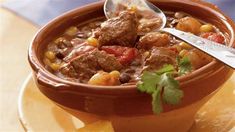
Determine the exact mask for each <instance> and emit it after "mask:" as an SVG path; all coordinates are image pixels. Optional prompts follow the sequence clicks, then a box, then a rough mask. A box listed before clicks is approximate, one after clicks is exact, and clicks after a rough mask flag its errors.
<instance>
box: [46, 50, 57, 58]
mask: <svg viewBox="0 0 235 132" xmlns="http://www.w3.org/2000/svg"><path fill="white" fill-rule="evenodd" d="M45 56H46V58H48V59H49V60H54V59H55V57H56V56H55V53H54V52H52V51H47V52H45Z"/></svg>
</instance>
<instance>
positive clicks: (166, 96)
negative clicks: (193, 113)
mask: <svg viewBox="0 0 235 132" xmlns="http://www.w3.org/2000/svg"><path fill="white" fill-rule="evenodd" d="M159 85H160V86H161V87H163V88H164V91H163V95H162V96H163V100H164V101H165V102H166V103H167V104H173V105H176V104H178V103H179V102H180V99H181V98H182V97H183V91H182V90H180V89H179V82H178V81H176V80H175V79H174V77H172V75H171V74H168V73H164V74H162V76H161V81H160V83H159Z"/></svg>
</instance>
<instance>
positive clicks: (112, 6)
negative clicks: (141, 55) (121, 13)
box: [103, 0, 166, 31]
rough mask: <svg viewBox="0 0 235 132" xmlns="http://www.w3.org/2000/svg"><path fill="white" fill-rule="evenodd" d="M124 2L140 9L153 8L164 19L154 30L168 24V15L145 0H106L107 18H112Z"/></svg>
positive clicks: (105, 12) (105, 11)
mask: <svg viewBox="0 0 235 132" xmlns="http://www.w3.org/2000/svg"><path fill="white" fill-rule="evenodd" d="M120 3H122V4H124V5H126V6H128V7H131V6H137V7H138V9H140V10H151V11H153V12H154V13H155V14H156V15H157V16H159V17H160V18H161V20H162V23H161V26H159V27H158V28H157V29H155V30H154V31H158V30H160V29H162V28H164V27H165V25H166V16H165V14H164V13H163V11H162V10H161V9H159V8H158V7H157V6H155V5H154V4H152V3H151V2H148V1H145V0H106V1H105V3H104V8H103V9H104V14H105V17H106V18H108V19H109V18H112V17H114V16H115V15H113V13H114V12H115V10H116V9H117V6H118V4H120Z"/></svg>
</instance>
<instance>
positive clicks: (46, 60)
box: [43, 57, 51, 66]
mask: <svg viewBox="0 0 235 132" xmlns="http://www.w3.org/2000/svg"><path fill="white" fill-rule="evenodd" d="M43 63H44V64H45V65H48V66H50V65H51V61H50V60H49V59H48V58H46V57H45V58H44V59H43Z"/></svg>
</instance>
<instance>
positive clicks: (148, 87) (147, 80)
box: [137, 71, 160, 93]
mask: <svg viewBox="0 0 235 132" xmlns="http://www.w3.org/2000/svg"><path fill="white" fill-rule="evenodd" d="M159 79H160V76H159V75H157V74H156V73H152V72H148V71H144V73H143V75H142V76H141V82H138V84H137V88H138V90H140V91H141V92H146V93H153V92H154V91H155V89H156V86H157V84H158V83H159Z"/></svg>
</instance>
